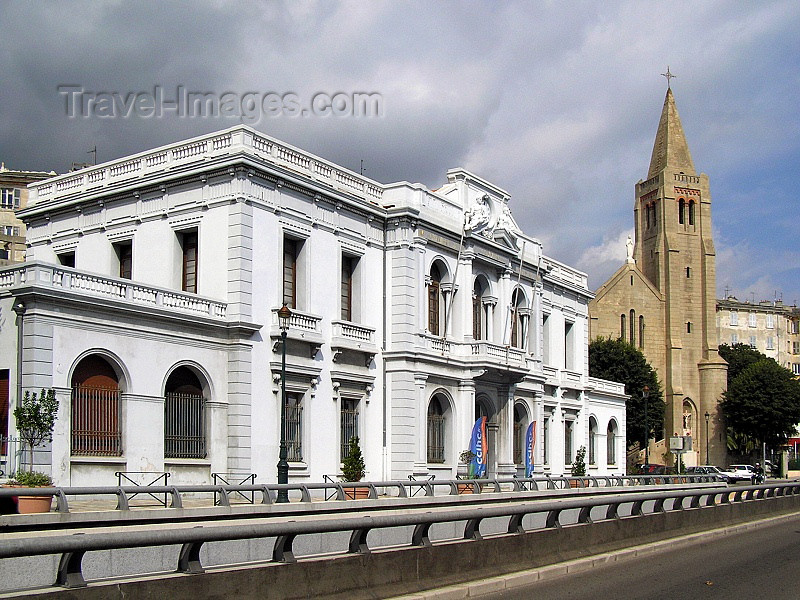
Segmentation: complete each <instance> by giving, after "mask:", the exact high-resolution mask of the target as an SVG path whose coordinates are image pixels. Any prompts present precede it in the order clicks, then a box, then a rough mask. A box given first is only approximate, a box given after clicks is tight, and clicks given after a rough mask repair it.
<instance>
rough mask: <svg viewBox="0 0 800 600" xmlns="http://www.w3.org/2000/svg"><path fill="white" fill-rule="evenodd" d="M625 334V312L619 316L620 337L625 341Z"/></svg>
mask: <svg viewBox="0 0 800 600" xmlns="http://www.w3.org/2000/svg"><path fill="white" fill-rule="evenodd" d="M625 335H626V331H625V314H624V313H623V314H621V315H620V316H619V339H621V340H622V341H623V342H624V341H625Z"/></svg>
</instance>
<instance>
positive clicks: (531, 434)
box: [525, 421, 536, 477]
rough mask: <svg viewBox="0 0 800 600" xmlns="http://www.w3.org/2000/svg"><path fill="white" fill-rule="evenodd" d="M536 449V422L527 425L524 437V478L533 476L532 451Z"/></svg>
mask: <svg viewBox="0 0 800 600" xmlns="http://www.w3.org/2000/svg"><path fill="white" fill-rule="evenodd" d="M535 447H536V421H532V422H531V424H530V425H528V433H527V434H526V435H525V477H530V476H532V475H533V457H534V454H533V450H534V448H535Z"/></svg>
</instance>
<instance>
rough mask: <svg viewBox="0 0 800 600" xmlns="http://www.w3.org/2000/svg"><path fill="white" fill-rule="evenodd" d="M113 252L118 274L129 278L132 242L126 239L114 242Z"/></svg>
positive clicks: (131, 274) (131, 261)
mask: <svg viewBox="0 0 800 600" xmlns="http://www.w3.org/2000/svg"><path fill="white" fill-rule="evenodd" d="M114 252H115V253H116V255H117V261H118V263H119V270H118V273H117V274H118V276H119V277H121V278H122V279H131V278H132V276H133V242H131V241H130V240H129V241H126V242H120V243H118V244H114Z"/></svg>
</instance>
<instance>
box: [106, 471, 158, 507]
mask: <svg viewBox="0 0 800 600" xmlns="http://www.w3.org/2000/svg"><path fill="white" fill-rule="evenodd" d="M114 475H116V477H117V487H121V486H122V484H123V483H126V484H130V485H132V486H135V487H149V488H154V487H164V486H166V485H167V480H168V479H169V478H170V476H171V473H164V472H162V473H155V472H153V471H117V472H116V473H114ZM131 475H143V476H144V477H145V478H147V479H150V478H151V477H153V476H154V475H155V477H154V478H153V479H151V480H150V481H149V482H147V483H145V484H141V483H139V482H138V481H136V480H135V479H132V478H131ZM159 483H160V484H161V486H159V485H158V484H159ZM140 493H145V494H147V495H148V496H150V497H151V498H152V499H153V500H155V501H156V502H158V503H159V504H160V505H161V506H163V507H164V508H166V507H167V494H163V497H159V496H156V495H155V494H154V493H153V492H152V491H149V492H136V493H134V494H131V495H130V496H128V500H132V499H133V498H134V497H135V496H137V495H138V494H140Z"/></svg>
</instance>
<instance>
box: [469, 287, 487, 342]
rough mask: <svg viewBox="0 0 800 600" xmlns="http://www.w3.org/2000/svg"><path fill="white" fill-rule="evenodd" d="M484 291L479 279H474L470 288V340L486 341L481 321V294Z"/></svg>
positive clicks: (482, 321)
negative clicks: (473, 283)
mask: <svg viewBox="0 0 800 600" xmlns="http://www.w3.org/2000/svg"><path fill="white" fill-rule="evenodd" d="M484 291H485V289H484V286H483V284H482V283H481V281H480V279H477V278H476V279H475V285H474V286H473V288H472V338H473V339H476V340H483V339H486V335H485V324H484V319H483V293H484Z"/></svg>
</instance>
